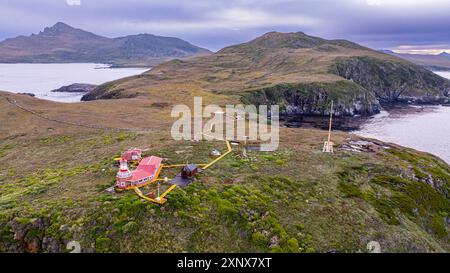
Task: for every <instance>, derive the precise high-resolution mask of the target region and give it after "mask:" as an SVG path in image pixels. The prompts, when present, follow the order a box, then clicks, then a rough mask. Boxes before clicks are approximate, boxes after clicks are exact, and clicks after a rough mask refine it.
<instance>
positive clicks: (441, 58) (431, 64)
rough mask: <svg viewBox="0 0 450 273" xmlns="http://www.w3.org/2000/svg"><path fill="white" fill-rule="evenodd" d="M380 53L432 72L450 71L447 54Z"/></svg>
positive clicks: (385, 51)
mask: <svg viewBox="0 0 450 273" xmlns="http://www.w3.org/2000/svg"><path fill="white" fill-rule="evenodd" d="M380 52H383V53H386V54H389V55H393V56H396V57H399V58H402V59H405V60H408V61H410V62H413V63H415V64H418V65H421V66H424V67H426V68H428V69H431V70H450V54H449V53H447V52H442V53H440V54H407V53H397V52H394V51H392V50H380Z"/></svg>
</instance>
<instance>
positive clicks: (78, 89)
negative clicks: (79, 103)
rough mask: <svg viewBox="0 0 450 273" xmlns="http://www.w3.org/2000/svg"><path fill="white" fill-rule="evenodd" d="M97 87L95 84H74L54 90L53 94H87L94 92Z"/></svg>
mask: <svg viewBox="0 0 450 273" xmlns="http://www.w3.org/2000/svg"><path fill="white" fill-rule="evenodd" d="M95 87H97V85H95V84H88V83H74V84H70V85H65V86H62V87H60V88H58V89H55V90H52V92H68V93H87V92H91V91H92V90H94V88H95Z"/></svg>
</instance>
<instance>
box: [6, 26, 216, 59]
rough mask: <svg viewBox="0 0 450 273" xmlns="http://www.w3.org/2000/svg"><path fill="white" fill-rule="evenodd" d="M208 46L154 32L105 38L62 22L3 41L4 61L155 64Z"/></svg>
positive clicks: (201, 53)
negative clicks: (33, 32) (199, 45)
mask: <svg viewBox="0 0 450 273" xmlns="http://www.w3.org/2000/svg"><path fill="white" fill-rule="evenodd" d="M210 53H211V52H210V51H209V50H207V49H204V48H201V47H198V46H195V45H192V44H190V43H188V42H186V41H184V40H181V39H179V38H173V37H163V36H156V35H152V34H138V35H129V36H125V37H118V38H107V37H103V36H100V35H97V34H94V33H91V32H88V31H85V30H82V29H78V28H74V27H71V26H69V25H67V24H65V23H62V22H58V23H56V24H55V25H53V26H52V27H46V28H45V29H44V30H43V31H41V32H39V33H38V34H32V35H30V36H18V37H16V38H9V39H6V40H4V41H2V42H0V62H3V63H17V62H24V63H65V62H100V63H112V64H116V65H133V64H134V65H136V64H138V65H154V64H156V63H160V62H162V61H166V60H168V59H173V58H187V57H191V56H198V55H206V54H210Z"/></svg>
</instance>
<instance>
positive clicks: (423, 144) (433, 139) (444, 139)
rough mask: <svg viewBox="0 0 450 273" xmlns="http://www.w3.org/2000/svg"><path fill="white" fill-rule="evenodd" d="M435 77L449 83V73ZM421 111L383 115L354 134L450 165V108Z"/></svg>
mask: <svg viewBox="0 0 450 273" xmlns="http://www.w3.org/2000/svg"><path fill="white" fill-rule="evenodd" d="M435 73H437V74H439V75H441V76H443V77H446V78H448V79H450V72H435ZM413 107H418V106H413ZM421 110H422V111H411V112H413V113H410V114H399V113H388V112H386V111H382V112H381V113H380V114H378V115H376V116H374V117H373V118H372V119H370V120H369V121H368V122H367V123H365V124H364V125H363V126H362V127H361V129H360V130H358V131H355V132H353V133H355V134H357V135H360V136H363V137H370V138H376V139H379V140H382V141H386V142H392V143H396V144H399V145H402V146H405V147H410V148H414V149H416V150H420V151H424V152H429V153H431V154H434V155H437V156H439V157H440V158H442V159H443V160H445V161H446V162H447V163H449V164H450V106H425V107H423V108H422V109H421Z"/></svg>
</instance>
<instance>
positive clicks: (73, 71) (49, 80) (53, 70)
mask: <svg viewBox="0 0 450 273" xmlns="http://www.w3.org/2000/svg"><path fill="white" fill-rule="evenodd" d="M147 70H149V69H148V68H109V67H108V65H105V64H93V63H65V64H3V63H0V90H1V91H9V92H14V93H33V94H35V96H36V97H37V98H42V99H47V100H53V101H59V102H78V101H80V99H81V97H82V96H83V93H64V92H51V91H52V90H54V89H58V88H60V87H62V86H64V85H69V84H73V83H90V84H102V83H105V82H108V81H112V80H116V79H120V78H123V77H128V76H133V75H138V74H141V73H143V72H145V71H147Z"/></svg>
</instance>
